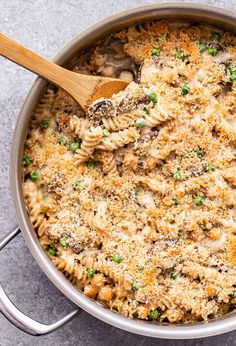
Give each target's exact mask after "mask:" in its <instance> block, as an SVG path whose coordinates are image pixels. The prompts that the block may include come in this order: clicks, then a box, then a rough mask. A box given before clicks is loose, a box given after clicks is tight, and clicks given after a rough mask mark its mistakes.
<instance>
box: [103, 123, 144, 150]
mask: <svg viewBox="0 0 236 346" xmlns="http://www.w3.org/2000/svg"><path fill="white" fill-rule="evenodd" d="M137 136H138V131H137V129H135V128H134V127H130V128H129V129H125V130H123V131H118V132H114V133H111V134H110V136H109V137H108V138H105V139H104V140H102V141H101V143H100V144H99V145H98V146H97V149H102V150H114V149H118V148H121V147H123V146H125V145H126V144H129V143H132V142H134V141H135V139H136V138H137Z"/></svg>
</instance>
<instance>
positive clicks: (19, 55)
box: [0, 33, 69, 85]
mask: <svg viewBox="0 0 236 346" xmlns="http://www.w3.org/2000/svg"><path fill="white" fill-rule="evenodd" d="M0 55H3V56H4V57H6V58H8V59H10V60H12V61H14V62H16V63H17V64H18V65H21V66H23V67H25V68H26V69H28V70H30V71H32V72H34V73H36V74H38V75H39V76H41V77H43V78H45V79H47V80H49V81H51V82H53V83H55V84H56V85H61V84H62V79H63V75H64V74H66V75H67V72H69V71H67V70H66V69H64V68H62V67H60V66H58V65H56V64H54V63H53V62H51V61H49V60H46V59H44V58H43V57H41V56H40V55H38V54H36V53H34V52H32V51H31V50H30V49H28V48H26V47H24V46H22V45H21V44H20V43H18V42H16V41H14V40H12V39H11V38H9V37H7V36H6V35H4V34H2V33H0ZM67 78H68V76H67Z"/></svg>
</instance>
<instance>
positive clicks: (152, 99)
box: [148, 92, 157, 105]
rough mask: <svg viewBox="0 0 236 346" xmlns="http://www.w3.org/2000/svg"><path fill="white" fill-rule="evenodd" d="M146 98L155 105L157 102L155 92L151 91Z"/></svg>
mask: <svg viewBox="0 0 236 346" xmlns="http://www.w3.org/2000/svg"><path fill="white" fill-rule="evenodd" d="M148 100H149V101H150V102H152V103H153V104H154V105H155V104H156V103H157V94H156V93H155V92H151V93H150V94H149V95H148Z"/></svg>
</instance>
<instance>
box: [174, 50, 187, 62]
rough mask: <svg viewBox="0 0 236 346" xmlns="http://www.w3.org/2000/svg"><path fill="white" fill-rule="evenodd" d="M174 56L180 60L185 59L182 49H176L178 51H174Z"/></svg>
mask: <svg viewBox="0 0 236 346" xmlns="http://www.w3.org/2000/svg"><path fill="white" fill-rule="evenodd" d="M176 58H177V59H180V60H182V61H184V60H185V58H186V55H185V54H184V51H183V49H180V50H178V52H177V53H176Z"/></svg>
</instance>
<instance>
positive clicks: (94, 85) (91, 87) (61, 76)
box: [0, 33, 128, 108]
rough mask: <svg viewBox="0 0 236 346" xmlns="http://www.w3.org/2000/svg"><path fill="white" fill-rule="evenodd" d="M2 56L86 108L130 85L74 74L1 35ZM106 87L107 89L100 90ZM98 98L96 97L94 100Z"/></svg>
mask: <svg viewBox="0 0 236 346" xmlns="http://www.w3.org/2000/svg"><path fill="white" fill-rule="evenodd" d="M0 55H2V56H4V57H6V58H7V59H10V60H12V61H14V62H16V63H17V64H18V65H21V66H23V67H25V68H26V69H28V70H30V71H32V72H34V73H36V74H37V75H39V76H41V77H43V78H44V79H47V80H48V81H49V82H52V83H53V84H55V85H57V86H59V87H61V88H63V89H64V90H65V91H67V92H68V93H69V94H70V96H72V97H73V98H74V99H75V100H76V101H77V102H78V103H79V104H80V105H81V106H82V108H86V106H87V105H88V102H91V101H92V100H93V99H95V98H100V97H105V96H106V97H109V96H111V95H112V94H113V93H115V92H118V91H120V90H122V89H124V88H125V87H126V85H127V84H128V82H126V81H122V80H117V79H114V78H106V77H102V76H93V75H85V74H80V73H74V72H72V71H69V70H66V69H65V68H63V67H61V66H59V65H56V64H54V63H53V62H51V61H49V60H46V59H44V58H43V57H41V56H40V55H38V54H36V53H34V52H32V51H31V50H30V49H28V48H26V47H24V46H22V45H21V44H20V43H18V42H16V41H14V40H12V39H11V38H9V37H7V36H6V35H4V34H2V33H0ZM99 86H102V87H103V88H99ZM93 96H94V97H93Z"/></svg>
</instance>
